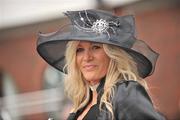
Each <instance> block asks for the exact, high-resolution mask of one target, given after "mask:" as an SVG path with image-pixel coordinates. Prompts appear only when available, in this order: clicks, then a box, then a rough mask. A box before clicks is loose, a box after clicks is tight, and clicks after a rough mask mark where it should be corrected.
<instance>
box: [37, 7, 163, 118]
mask: <svg viewBox="0 0 180 120" xmlns="http://www.w3.org/2000/svg"><path fill="white" fill-rule="evenodd" d="M66 15H67V16H68V18H69V19H70V20H71V24H68V25H66V26H65V27H63V28H62V29H61V30H60V31H57V32H55V33H51V34H40V35H39V38H38V46H37V51H38V53H39V54H40V55H41V56H42V57H43V58H44V59H45V60H46V61H47V62H48V63H49V64H50V65H52V66H54V67H55V68H57V69H58V70H60V71H64V72H66V73H67V76H66V80H65V91H66V93H67V95H68V97H69V98H70V99H71V100H72V102H73V109H72V111H71V113H70V115H69V117H68V120H164V119H165V118H164V117H163V116H161V115H160V114H159V113H158V112H157V111H156V110H155V109H154V107H153V103H152V101H151V99H150V97H149V95H148V93H147V92H146V89H145V88H146V82H145V80H144V78H145V77H147V76H149V75H151V74H152V73H153V71H154V68H155V63H156V60H157V57H158V54H157V53H156V52H154V51H153V50H152V49H150V47H149V46H148V45H146V43H144V42H143V41H141V40H137V39H136V38H135V36H134V33H135V26H134V18H133V16H114V15H112V14H111V13H107V12H104V11H97V10H82V11H70V12H67V13H66ZM65 50H66V51H65Z"/></svg>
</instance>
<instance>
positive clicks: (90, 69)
mask: <svg viewBox="0 0 180 120" xmlns="http://www.w3.org/2000/svg"><path fill="white" fill-rule="evenodd" d="M96 67H97V66H96V65H84V66H83V69H85V70H87V71H92V70H94V69H95V68H96Z"/></svg>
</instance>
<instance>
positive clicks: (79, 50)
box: [76, 48, 84, 53]
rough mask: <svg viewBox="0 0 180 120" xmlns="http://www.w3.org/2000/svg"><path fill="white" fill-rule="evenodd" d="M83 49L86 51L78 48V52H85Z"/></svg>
mask: <svg viewBox="0 0 180 120" xmlns="http://www.w3.org/2000/svg"><path fill="white" fill-rule="evenodd" d="M83 51H84V49H83V48H77V50H76V53H80V52H83Z"/></svg>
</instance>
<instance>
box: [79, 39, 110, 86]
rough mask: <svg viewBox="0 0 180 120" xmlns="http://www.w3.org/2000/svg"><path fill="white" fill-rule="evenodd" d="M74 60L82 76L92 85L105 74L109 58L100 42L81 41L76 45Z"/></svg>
mask: <svg viewBox="0 0 180 120" xmlns="http://www.w3.org/2000/svg"><path fill="white" fill-rule="evenodd" d="M76 61H77V66H78V68H79V69H80V71H81V72H82V74H83V76H84V78H85V79H86V80H87V81H88V82H89V83H90V84H91V85H94V84H97V83H98V82H99V81H100V80H101V78H103V77H104V76H105V75H106V73H107V69H108V66H109V61H110V58H109V57H108V56H107V55H106V53H105V52H104V48H103V45H102V44H100V43H95V42H85V41H81V42H79V44H78V46H77V50H76Z"/></svg>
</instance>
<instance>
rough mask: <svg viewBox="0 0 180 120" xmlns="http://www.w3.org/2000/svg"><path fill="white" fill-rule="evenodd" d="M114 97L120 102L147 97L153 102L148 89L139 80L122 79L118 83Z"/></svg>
mask: <svg viewBox="0 0 180 120" xmlns="http://www.w3.org/2000/svg"><path fill="white" fill-rule="evenodd" d="M114 97H115V99H117V100H118V102H119V101H124V100H126V101H129V100H137V99H141V98H142V97H143V98H144V97H145V98H146V99H147V100H148V101H149V102H150V103H152V101H151V99H150V97H149V95H148V93H147V91H146V89H145V88H144V87H143V86H142V85H141V84H140V83H139V82H137V81H134V80H122V81H120V82H118V83H116V89H115V95H114ZM127 98H128V100H127Z"/></svg>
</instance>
